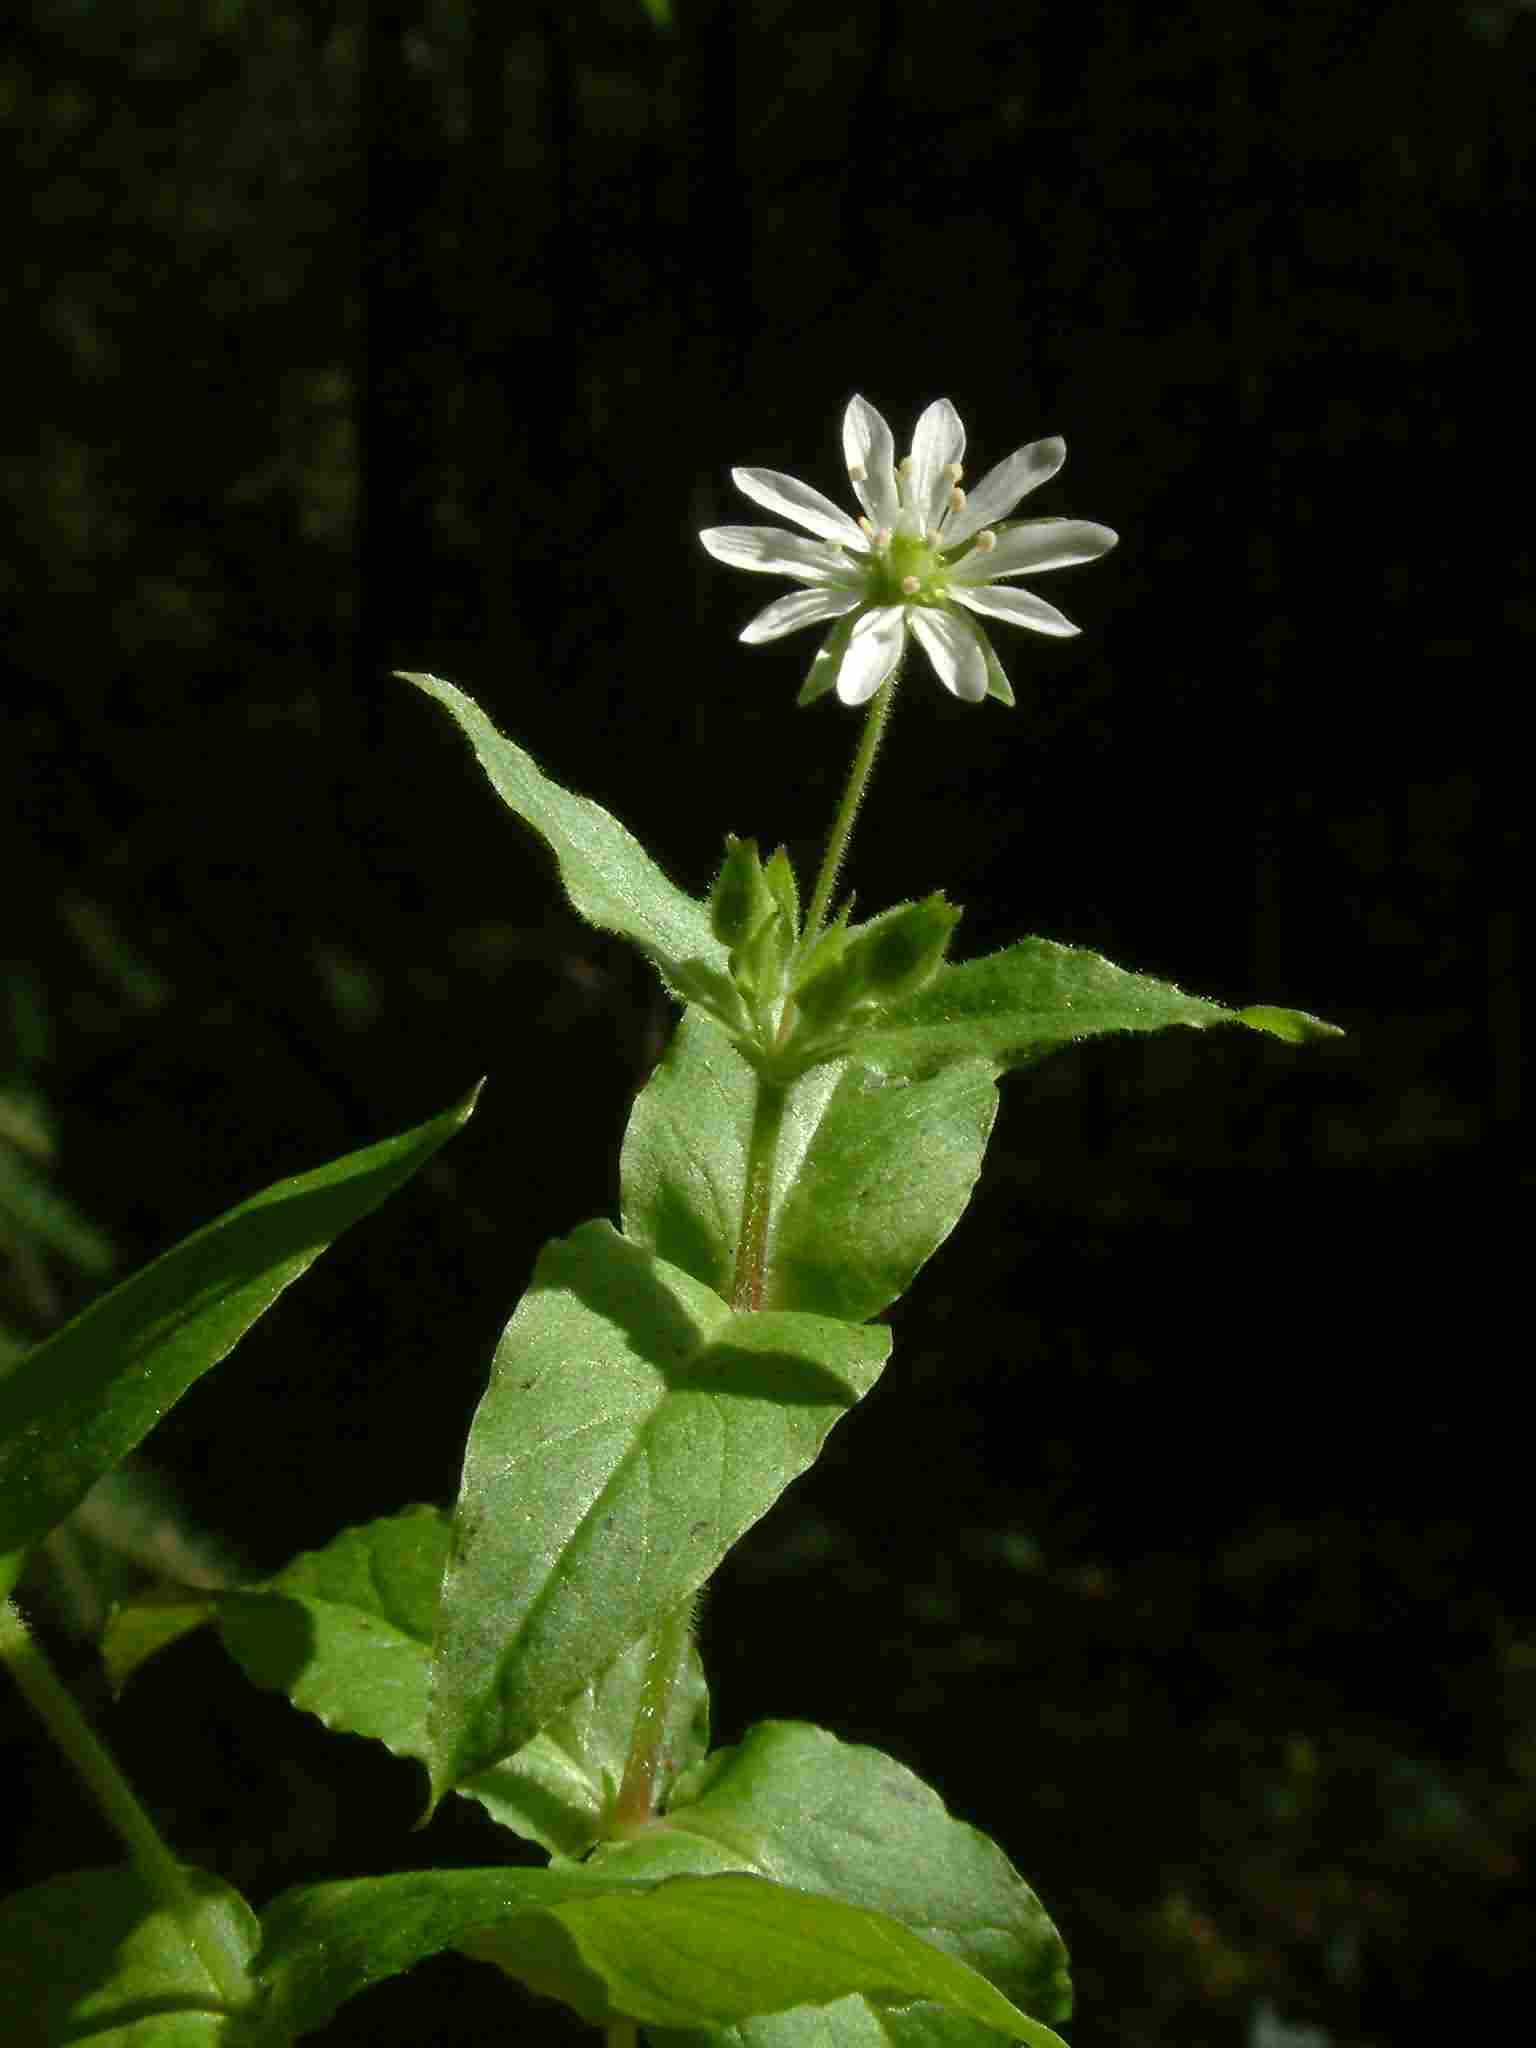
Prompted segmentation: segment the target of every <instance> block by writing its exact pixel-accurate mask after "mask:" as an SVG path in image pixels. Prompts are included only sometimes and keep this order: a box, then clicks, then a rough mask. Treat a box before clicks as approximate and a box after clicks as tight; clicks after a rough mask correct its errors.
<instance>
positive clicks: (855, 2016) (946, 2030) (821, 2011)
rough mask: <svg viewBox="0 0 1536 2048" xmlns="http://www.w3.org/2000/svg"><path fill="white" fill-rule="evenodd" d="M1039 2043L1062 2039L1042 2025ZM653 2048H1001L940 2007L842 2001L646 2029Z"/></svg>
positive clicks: (984, 2031)
mask: <svg viewBox="0 0 1536 2048" xmlns="http://www.w3.org/2000/svg"><path fill="white" fill-rule="evenodd" d="M1038 2038H1039V2039H1041V2040H1044V2041H1050V2042H1055V2041H1056V2039H1057V2037H1056V2036H1055V2035H1054V2034H1049V2033H1047V2031H1046V2029H1045V2028H1044V2027H1043V2026H1042V2027H1040V2028H1039V2029H1038ZM646 2040H647V2042H648V2043H649V2048H997V2034H996V2031H995V2030H994V2029H993V2028H991V2027H984V2026H982V2025H981V2024H980V2023H979V2022H978V2021H976V2020H970V2019H963V2018H962V2017H961V2016H960V2014H958V2013H955V2012H947V2011H945V2009H944V2008H943V2007H942V2006H938V2005H895V2006H887V2005H875V2004H873V2003H871V2001H870V2000H869V1999H867V1998H840V1999H838V2000H837V2001H836V2003H835V2004H832V2005H802V2006H798V2007H797V2008H796V2009H795V2010H794V2011H792V2012H776V2013H760V2014H757V2015H756V2016H755V2017H753V2018H752V2019H747V2020H738V2021H737V2022H736V2024H735V2025H734V2026H730V2027H711V2028H709V2029H708V2030H707V2031H705V2030H702V2029H700V2030H692V2031H684V2030H676V2031H675V2030H673V2029H671V2028H660V2027H649V2028H647V2029H646Z"/></svg>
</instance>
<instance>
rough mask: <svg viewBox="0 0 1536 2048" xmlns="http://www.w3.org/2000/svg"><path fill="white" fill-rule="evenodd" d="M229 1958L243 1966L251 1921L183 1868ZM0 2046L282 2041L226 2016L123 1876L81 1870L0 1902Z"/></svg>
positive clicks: (130, 1875)
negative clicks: (1, 2030) (0, 2023)
mask: <svg viewBox="0 0 1536 2048" xmlns="http://www.w3.org/2000/svg"><path fill="white" fill-rule="evenodd" d="M187 1875H188V1876H189V1877H190V1878H192V1879H193V1880H194V1881H195V1884H196V1888H197V1890H198V1892H199V1893H200V1894H201V1895H202V1898H203V1900H204V1902H205V1907H206V1909H207V1910H209V1911H211V1912H213V1913H215V1914H216V1915H217V1917H218V1919H219V1921H220V1923H221V1927H222V1932H223V1934H224V1938H225V1946H226V1948H227V1949H228V1951H229V1953H230V1954H231V1955H235V1956H239V1957H241V1958H243V1959H244V1960H245V1961H247V1962H249V1960H250V1958H251V1957H252V1956H253V1955H254V1953H255V1949H256V1938H257V1934H258V1931H259V1930H258V1928H257V1925H256V1916H255V1914H254V1913H252V1911H251V1910H250V1908H249V1907H248V1906H247V1905H246V1903H245V1901H244V1900H243V1899H242V1898H241V1897H240V1895H239V1893H238V1892H234V1891H231V1890H230V1888H229V1886H228V1885H225V1884H221V1883H220V1882H219V1880H218V1879H217V1878H215V1877H209V1876H207V1875H206V1874H204V1873H203V1872H200V1871H189V1872H188V1873H187ZM0 2013H4V2014H5V2016H6V2026H5V2035H4V2038H5V2043H6V2048H60V2044H62V2043H64V2042H69V2043H70V2044H71V2048H75V2044H79V2048H85V2044H89V2048H258V2044H269V2048H282V2044H283V2043H284V2042H285V2041H286V2040H287V2038H288V2037H287V2036H286V2035H285V2034H282V2033H279V2032H277V2031H275V2030H272V2029H270V2028H268V2027H266V2026H263V2025H259V2024H256V2023H254V2022H253V2021H252V2019H251V2016H250V2013H249V2010H248V2009H242V2013H243V2016H242V2015H240V2014H236V2013H233V2012H231V2010H230V2008H229V2007H228V2006H227V2005H225V2004H224V2002H223V2000H222V1999H221V1997H220V1995H219V1992H218V1988H217V1986H216V1985H215V1984H214V1982H213V1980H212V1979H211V1978H210V1976H209V1975H208V1973H207V1971H206V1970H205V1969H204V1967H203V1965H202V1963H201V1962H200V1961H199V1959H198V1956H197V1954H196V1951H195V1950H194V1949H193V1948H192V1946H191V1944H190V1943H189V1942H188V1940H187V1938H186V1936H185V1935H184V1934H183V1933H182V1931H181V1926H180V1923H179V1922H178V1921H177V1920H176V1919H175V1918H174V1917H173V1916H172V1915H171V1914H170V1913H168V1912H167V1911H166V1910H165V1909H164V1908H163V1907H161V1906H159V1905H158V1904H157V1903H156V1901H155V1899H154V1898H153V1897H152V1896H151V1895H150V1894H149V1893H148V1892H147V1891H146V1890H145V1888H144V1886H143V1883H142V1881H141V1880H140V1878H139V1876H138V1874H137V1872H135V1871H132V1870H86V1871H79V1872H76V1873H74V1874H72V1875H71V1876H68V1877H56V1878H54V1879H52V1881H51V1882H49V1883H48V1884H41V1885H35V1886H34V1887H33V1888H32V1889H31V1890H30V1891H24V1892H18V1893H16V1894H15V1895H14V1897H12V1898H9V1899H5V1900H0Z"/></svg>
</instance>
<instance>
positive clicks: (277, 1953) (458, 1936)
mask: <svg viewBox="0 0 1536 2048" xmlns="http://www.w3.org/2000/svg"><path fill="white" fill-rule="evenodd" d="M595 1888H601V1889H604V1890H612V1889H615V1887H613V1886H611V1885H603V1884H602V1882H601V1880H598V1881H596V1882H595V1881H594V1880H593V1878H592V1877H590V1876H589V1875H588V1873H587V1872H586V1871H585V1870H584V1869H582V1868H580V1867H579V1866H575V1865H563V1866H562V1867H561V1868H560V1869H558V1870H511V1869H506V1868H502V1867H498V1868H496V1869H494V1870H413V1871H404V1872H402V1873H400V1874H399V1875H398V1876H390V1877H361V1878H349V1879H344V1880H343V1881H342V1882H340V1883H338V1884H317V1885H300V1886H297V1887H296V1888H295V1889H294V1890H292V1891H286V1892H282V1893H280V1894H279V1895H278V1897H277V1898H275V1899H274V1900H273V1901H272V1903H271V1904H270V1905H269V1906H268V1907H267V1908H266V1910H265V1911H264V1912H263V1914H262V1916H261V1926H262V1935H263V1940H262V1946H261V1952H260V1954H259V1956H258V1957H257V1960H256V1977H257V1982H258V1983H259V1984H260V1985H261V1987H262V1988H263V1990H264V1991H265V1993H266V2003H265V2004H264V2005H263V2007H262V2013H263V2016H264V2017H266V2018H268V2019H270V2020H271V2021H272V2022H273V2023H274V2024H275V2025H279V2026H282V2027H284V2028H286V2029H287V2030H288V2031H289V2032H290V2033H294V2034H306V2033H309V2032H310V2031H312V2030H313V2029H314V2028H316V2027H322V2026H324V2024H325V2022H326V2021H327V2020H328V2019H329V2018H330V2017H331V2015H332V2014H333V2013H334V2012H335V2011H336V2010H337V2008H338V2007H339V2006H342V2005H344V2004H345V2003H346V2001H347V2000H348V1999H349V1998H355V1997H356V1996H357V1994H358V1993H359V1992H360V1991H366V1990H367V1988H368V1986H369V1985H370V1984H377V1983H381V1982H383V1981H384V1980H385V1979H386V1978H389V1977H398V1976H399V1975H400V1973H401V1972H402V1971H403V1970H409V1969H410V1968H411V1967H412V1965H413V1964H415V1963H419V1962H423V1961H425V1959H426V1958H427V1957H428V1956H435V1955H439V1954H441V1953H442V1951H443V1950H444V1949H449V1948H452V1947H454V1945H455V1944H456V1943H458V1942H462V1941H467V1940H469V1939H471V1938H473V1937H474V1936H475V1935H476V1934H477V1933H479V1932H480V1931H481V1930H483V1929H485V1928H487V1927H494V1926H496V1925H497V1924H499V1923H500V1922H502V1921H505V1920H507V1919H508V1918H509V1917H510V1916H511V1915H513V1914H515V1913H518V1912H527V1911H529V1910H533V1911H545V1910H548V1908H549V1907H551V1906H557V1905H559V1904H561V1903H562V1902H563V1901H564V1900H566V1899H572V1898H583V1897H585V1896H587V1895H588V1894H589V1893H591V1892H592V1891H593V1890H594V1889H595Z"/></svg>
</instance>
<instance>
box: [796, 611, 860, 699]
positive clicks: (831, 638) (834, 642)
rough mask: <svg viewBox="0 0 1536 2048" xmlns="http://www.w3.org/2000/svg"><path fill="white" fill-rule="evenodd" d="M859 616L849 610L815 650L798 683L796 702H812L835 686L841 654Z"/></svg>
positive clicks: (843, 652) (841, 659) (846, 650)
mask: <svg viewBox="0 0 1536 2048" xmlns="http://www.w3.org/2000/svg"><path fill="white" fill-rule="evenodd" d="M858 618H859V613H858V612H856V611H855V612H849V614H848V615H847V617H846V618H842V619H839V620H838V622H837V624H836V625H835V626H834V627H833V628H832V630H831V632H830V633H828V635H827V637H826V639H825V640H823V641H822V643H821V645H820V647H818V648H817V650H816V655H815V659H814V660H813V661H812V663H811V666H810V671H809V673H808V674H807V676H806V678H805V681H804V682H803V683H802V684H801V685H800V694H799V696H798V697H797V698H796V699H795V702H796V703H797V704H814V703H815V702H816V699H817V698H818V697H825V695H826V694H827V692H828V690H835V689H836V688H837V678H838V672H839V671H840V670H841V668H842V666H843V656H844V655H845V654H846V653H847V652H848V642H849V641H850V640H851V639H852V638H853V629H854V626H855V624H856V623H857V621H858Z"/></svg>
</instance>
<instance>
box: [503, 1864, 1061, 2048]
mask: <svg viewBox="0 0 1536 2048" xmlns="http://www.w3.org/2000/svg"><path fill="white" fill-rule="evenodd" d="M545 1918H546V1922H547V1923H548V1922H552V1923H554V1924H553V1926H552V1927H550V1928H549V1929H548V1932H547V1933H546V1934H545V1938H544V1939H543V1940H541V1941H539V1942H538V1944H537V1947H536V1948H533V1952H532V1954H531V1955H530V1953H529V1950H530V1948H531V1947H533V1945H532V1944H530V1943H529V1942H528V1941H527V1939H526V1936H525V1930H524V1928H523V1926H522V1925H521V1924H520V1923H519V1922H518V1921H512V1922H510V1923H509V1924H507V1925H505V1926H503V1927H500V1928H497V1929H496V1930H495V1931H494V1932H489V1933H486V1934H482V1935H479V1936H477V1937H475V1939H474V1940H473V1941H472V1942H471V1943H466V1944H465V1946H466V1947H467V1948H468V1949H469V1951H470V1953H472V1954H475V1955H478V1956H482V1957H485V1958H487V1959H488V1960H495V1961H496V1962H498V1963H499V1964H500V1965H501V1967H502V1968H504V1969H505V1970H507V1971H508V1972H509V1974H511V1975H513V1976H517V1977H520V1978H522V1979H523V1981H524V1982H526V1983H529V1984H531V1985H532V1987H533V1988H534V1989H536V1990H547V1989H549V1988H551V1983H552V1981H554V1982H559V1983H560V1985H561V1988H560V1990H559V1991H558V1993H557V1995H559V1996H561V1997H564V1998H565V1999H566V2002H567V2003H568V2004H572V2005H574V2006H575V2007H576V2009H577V2011H578V2012H580V2013H581V2014H582V2016H583V2017H584V2018H585V2019H587V2020H589V2021H591V2022H592V2023H593V2024H594V2025H605V2024H611V2023H612V2022H613V2021H615V2020H619V2019H631V2020H638V2021H639V2022H640V2024H641V2025H642V2026H646V2027H669V2028H671V2027H682V2028H692V2027H713V2026H730V2025H732V2024H733V2023H735V2022H736V2021H739V2020H742V2019H746V2018H749V2017H750V2016H752V2015H753V2014H756V2013H773V2012H784V2011H787V2010H789V2009H790V2008H791V2007H794V2006H807V2005H810V2006H817V2005H827V2004H830V2003H831V2002H832V2001H833V2000H835V1999H840V1998H846V1997H848V1996H849V1995H850V1994H853V1993H858V1994H859V1995H861V1996H863V1997H865V1998H867V1999H869V2000H871V2001H872V2002H874V2003H877V2004H882V2005H883V2004H905V2003H908V2002H910V2001H912V2000H914V1999H922V2000H925V2001H928V2002H930V2003H933V2004H937V2005H941V2006H943V2007H945V2008H946V2009H947V2010H949V2011H952V2012H955V2013H958V2014H960V2015H962V2016H964V2017H965V2018H967V2019H971V2020H975V2021H979V2022H980V2023H981V2024H982V2025H984V2026H989V2027H994V2028H996V2029H997V2030H998V2031H999V2032H1000V2033H1003V2034H1005V2035H1008V2036H1010V2037H1011V2038H1012V2039H1014V2040H1016V2041H1025V2042H1029V2043H1031V2044H1033V2048H1061V2044H1060V2043H1059V2041H1058V2039H1057V2037H1056V2035H1055V2034H1053V2033H1052V2032H1051V2030H1050V2028H1049V2027H1046V2026H1042V2025H1041V2024H1040V2023H1039V2022H1038V2021H1035V2020H1032V2019H1030V2018H1028V2017H1027V2016H1026V2015H1025V2014H1024V2013H1022V2012H1020V2011H1019V2010H1018V2008H1017V2007H1016V2006H1014V2005H1012V2004H1011V2003H1010V2002H1009V2000H1008V1999H1006V1998H1005V1997H1004V1996H1003V1995H1002V1993H1001V1992H1000V1991H998V1990H997V1989H996V1988H995V1987H994V1986H993V1985H991V1984H989V1983H988V1982H987V1980H986V1978H985V1977H982V1976H980V1975H979V1974H978V1973H977V1972H976V1971H974V1970H972V1969H970V1968H968V1967H967V1965H966V1964H964V1963H962V1962H959V1961H957V1960H956V1959H955V1958H954V1957H953V1956H951V1955H948V1954H946V1953H945V1952H944V1951H943V1950H942V1949H939V1948H935V1947H934V1946H932V1944H930V1943H929V1942H926V1941H924V1940H922V1939H921V1938H920V1937H919V1936H918V1935H915V1934H913V1933H912V1932H911V1930H910V1929H908V1928H906V1927H904V1926H902V1924H901V1923H900V1921H897V1920H892V1919H890V1918H888V1917H887V1916H886V1915H884V1914H880V1913H872V1912H869V1911H867V1910H865V1909H864V1908H863V1907H859V1906H850V1905H848V1904H846V1903H845V1902H844V1901H843V1900H842V1899H835V1898H829V1897H827V1896H825V1895H824V1894H821V1893H814V1892H806V1891H798V1890H794V1889H792V1888H790V1887H788V1886H786V1885H781V1884H773V1883H770V1882H769V1881H768V1880H767V1879H766V1878H761V1877H751V1876H746V1875H741V1874H729V1875H723V1876H719V1877H701V1878H688V1877H680V1878H673V1879H671V1880H670V1881H669V1882H667V1883H663V1884H660V1885H658V1886H657V1887H656V1888H655V1890H654V1891H650V1892H635V1891H626V1892H622V1893H617V1894H610V1895H608V1896H600V1897H595V1898H584V1899H573V1900H571V1901H570V1902H569V1903H568V1904H565V1905H561V1906H557V1907H555V1908H554V1909H552V1910H551V1911H550V1912H549V1913H548V1914H547V1915H546V1916H545ZM531 1931H532V1930H529V1932H531ZM540 1932H541V1933H544V1930H542V1929H541V1930H540ZM552 1937H554V1938H552ZM558 1937H563V1940H561V1939H559V1938H558ZM561 1980H564V1981H561Z"/></svg>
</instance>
